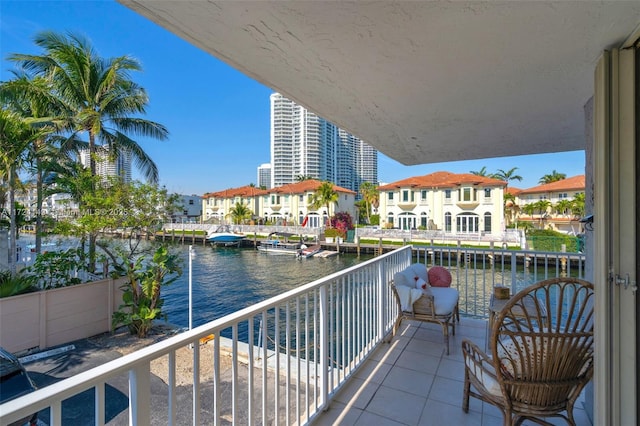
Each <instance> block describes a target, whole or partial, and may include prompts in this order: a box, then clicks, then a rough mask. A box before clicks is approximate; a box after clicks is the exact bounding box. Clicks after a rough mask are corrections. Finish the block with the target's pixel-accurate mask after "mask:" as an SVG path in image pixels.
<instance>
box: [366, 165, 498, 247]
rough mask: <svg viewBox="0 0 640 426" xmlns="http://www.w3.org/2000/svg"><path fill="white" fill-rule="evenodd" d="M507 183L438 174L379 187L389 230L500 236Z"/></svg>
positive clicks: (383, 219)
mask: <svg viewBox="0 0 640 426" xmlns="http://www.w3.org/2000/svg"><path fill="white" fill-rule="evenodd" d="M505 187H506V183H505V182H504V181H501V180H499V179H493V178H489V177H484V176H477V175H474V174H471V173H460V174H455V173H450V172H435V173H431V174H428V175H425V176H415V177H410V178H407V179H402V180H399V181H397V182H392V183H389V184H386V185H382V186H379V187H378V190H379V191H380V207H379V212H380V224H381V226H382V227H385V228H399V229H426V230H442V231H444V232H445V233H447V234H463V235H467V236H468V235H479V234H487V235H489V234H494V233H495V234H500V233H502V231H503V216H504V209H503V205H504V202H503V192H504V188H505Z"/></svg>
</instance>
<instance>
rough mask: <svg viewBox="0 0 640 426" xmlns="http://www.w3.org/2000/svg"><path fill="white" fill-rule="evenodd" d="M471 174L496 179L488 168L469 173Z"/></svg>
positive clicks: (483, 167) (484, 167)
mask: <svg viewBox="0 0 640 426" xmlns="http://www.w3.org/2000/svg"><path fill="white" fill-rule="evenodd" d="M469 173H471V174H472V175H476V176H483V177H489V178H492V177H495V176H494V173H489V172H487V167H486V166H482V168H481V169H480V170H476V171H473V170H471V171H469Z"/></svg>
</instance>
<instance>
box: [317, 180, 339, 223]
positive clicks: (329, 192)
mask: <svg viewBox="0 0 640 426" xmlns="http://www.w3.org/2000/svg"><path fill="white" fill-rule="evenodd" d="M338 199H339V198H338V193H337V192H336V191H335V189H333V184H332V183H331V182H329V181H324V182H322V183H321V184H320V186H319V187H318V189H316V191H315V192H314V193H313V195H312V196H311V207H312V208H313V209H315V210H318V209H319V208H320V207H322V206H325V207H326V208H327V215H330V214H331V211H330V207H331V205H332V204H335V203H337V202H338Z"/></svg>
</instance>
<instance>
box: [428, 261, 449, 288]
mask: <svg viewBox="0 0 640 426" xmlns="http://www.w3.org/2000/svg"><path fill="white" fill-rule="evenodd" d="M428 274H429V284H431V285H432V286H433V287H449V286H451V273H450V272H449V270H448V269H447V268H444V267H442V266H434V267H432V268H429V272H428Z"/></svg>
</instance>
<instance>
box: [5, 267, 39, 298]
mask: <svg viewBox="0 0 640 426" xmlns="http://www.w3.org/2000/svg"><path fill="white" fill-rule="evenodd" d="M35 284H36V279H35V277H33V276H31V275H26V274H16V275H11V271H0V298H2V297H10V296H17V295H18V294H24V293H31V292H32V291H37V290H38V289H37V287H36V285H35Z"/></svg>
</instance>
